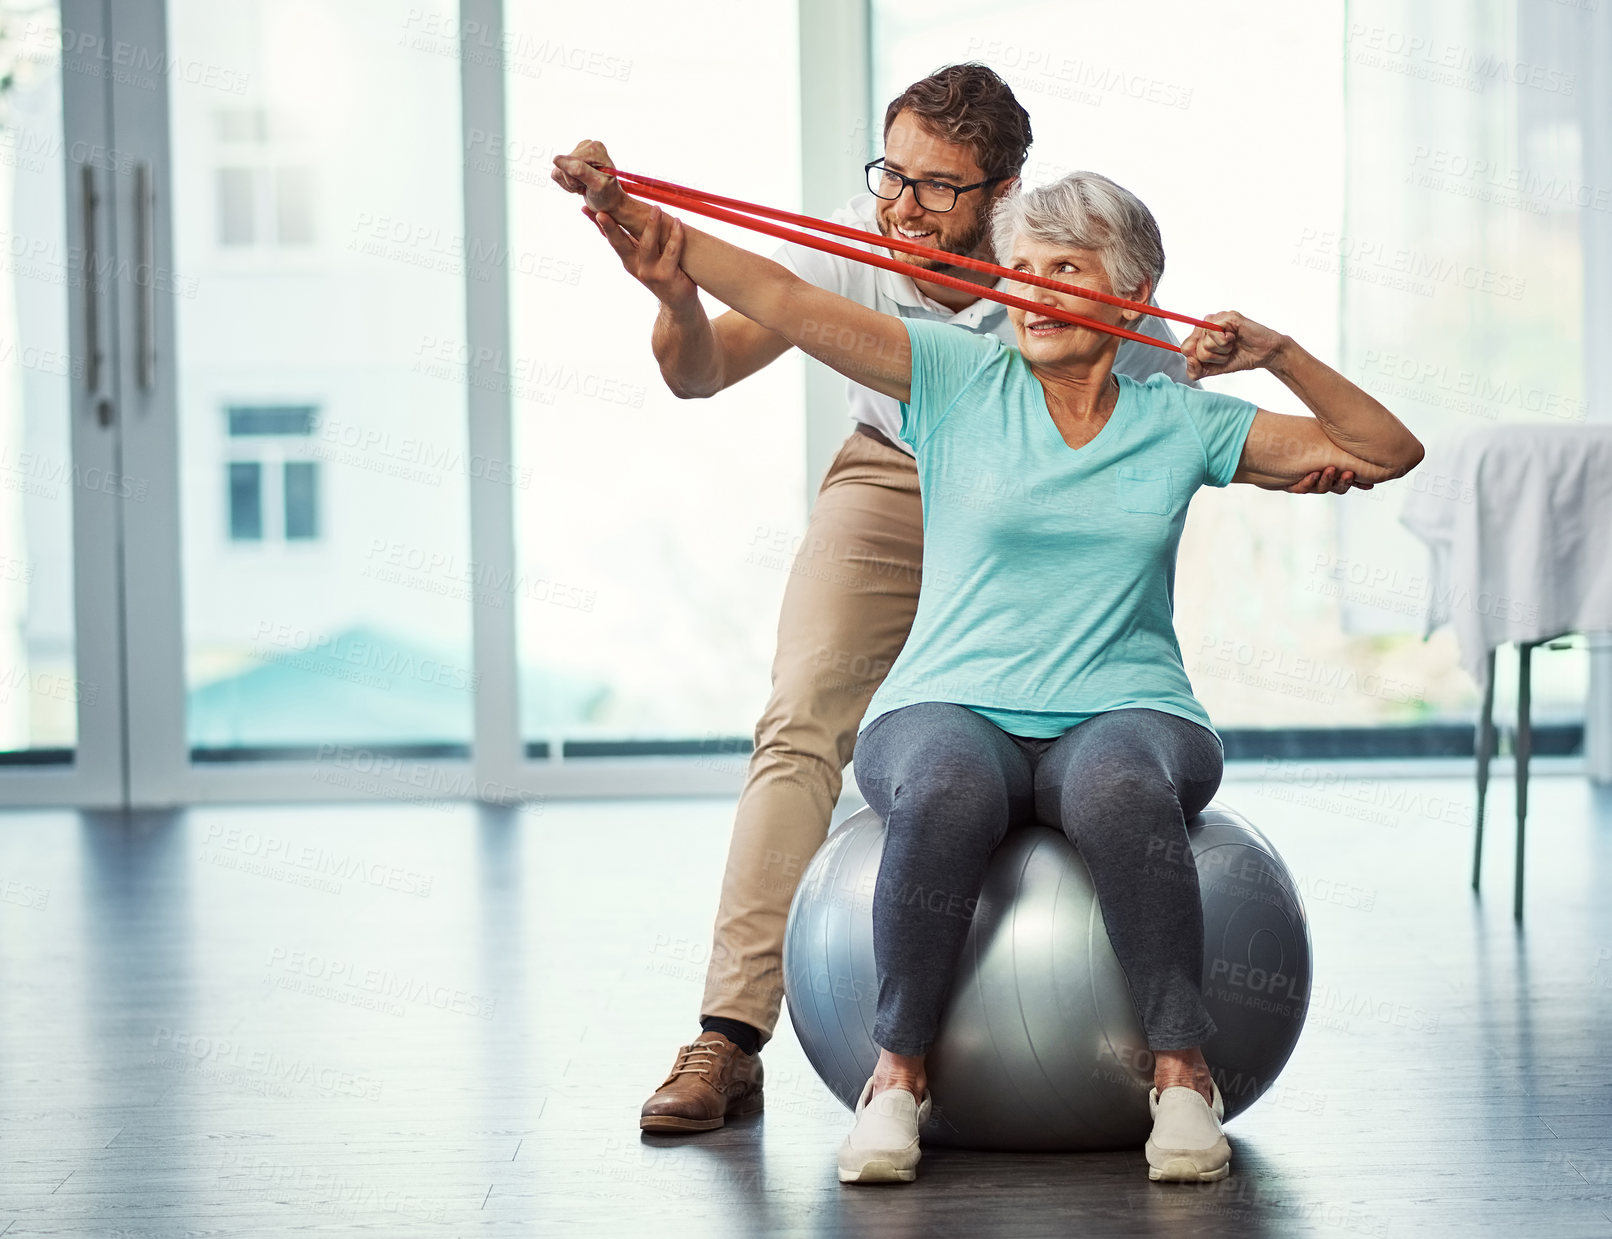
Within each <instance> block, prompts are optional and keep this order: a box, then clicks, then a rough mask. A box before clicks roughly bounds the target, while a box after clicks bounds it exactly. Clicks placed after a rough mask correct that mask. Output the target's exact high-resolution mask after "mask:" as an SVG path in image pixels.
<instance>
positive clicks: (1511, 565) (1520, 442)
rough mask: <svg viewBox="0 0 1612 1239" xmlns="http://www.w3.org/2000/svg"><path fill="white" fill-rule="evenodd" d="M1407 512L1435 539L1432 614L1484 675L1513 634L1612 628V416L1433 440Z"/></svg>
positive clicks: (1523, 637)
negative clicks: (1607, 420)
mask: <svg viewBox="0 0 1612 1239" xmlns="http://www.w3.org/2000/svg"><path fill="white" fill-rule="evenodd" d="M1406 480H1407V482H1409V483H1410V487H1409V491H1408V494H1407V495H1406V499H1405V506H1404V508H1403V509H1402V510H1401V511H1400V515H1399V519H1400V523H1401V524H1403V525H1404V526H1405V527H1406V528H1407V529H1409V530H1410V531H1411V532H1412V533H1413V534H1415V535H1416V536H1417V537H1419V538H1420V539H1422V541H1424V542H1426V543H1427V546H1428V551H1429V555H1430V558H1431V566H1430V570H1429V590H1428V604H1427V626H1426V629H1425V632H1424V638H1425V636H1426V635H1429V634H1431V633H1432V632H1433V631H1434V630H1435V629H1437V628H1438V627H1439V626H1440V625H1441V624H1445V623H1449V624H1451V625H1453V626H1454V629H1455V636H1456V641H1457V643H1458V645H1459V647H1460V651H1461V665H1462V666H1463V667H1465V668H1466V669H1467V671H1468V672H1470V673H1471V675H1472V678H1473V679H1474V680H1476V681H1477V684H1478V687H1479V688H1480V689H1482V688H1483V687H1484V681H1485V678H1486V671H1487V660H1488V654H1489V651H1490V650H1492V649H1494V648H1495V647H1496V646H1498V645H1503V644H1505V643H1506V642H1524V641H1543V640H1545V639H1547V638H1550V637H1554V636H1558V635H1560V634H1562V633H1566V632H1594V631H1605V630H1612V426H1603V425H1595V426H1533V425H1511V426H1495V427H1490V428H1484V429H1481V430H1477V431H1473V432H1470V433H1468V434H1465V435H1463V436H1461V437H1459V438H1457V439H1453V440H1443V441H1440V442H1438V443H1435V444H1433V445H1432V446H1430V447H1429V449H1428V453H1427V457H1426V459H1424V460H1423V461H1422V463H1421V464H1420V465H1418V466H1417V467H1416V469H1415V470H1414V471H1413V472H1412V473H1411V474H1410V475H1409V477H1408V478H1407V479H1406Z"/></svg>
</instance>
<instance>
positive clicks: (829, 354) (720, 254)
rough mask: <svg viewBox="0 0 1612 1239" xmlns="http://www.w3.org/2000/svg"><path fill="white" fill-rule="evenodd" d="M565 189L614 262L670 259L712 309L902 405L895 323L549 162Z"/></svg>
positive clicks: (903, 378) (601, 181)
mask: <svg viewBox="0 0 1612 1239" xmlns="http://www.w3.org/2000/svg"><path fill="white" fill-rule="evenodd" d="M554 166H555V167H556V168H558V169H559V170H560V171H561V172H562V173H564V175H565V179H564V180H562V184H564V186H565V188H567V189H570V190H571V191H572V192H573V193H582V194H585V195H586V197H587V202H588V208H589V210H590V212H591V213H592V214H593V217H594V221H595V223H597V224H598V225H599V231H600V232H602V233H604V236H605V239H606V240H607V241H609V242H610V244H611V246H612V247H613V248H614V249H615V250H616V252H617V253H618V254H621V255H622V256H623V257H626V256H627V254H628V253H630V252H631V250H632V249H634V248H636V247H638V246H642V245H648V246H652V247H654V248H655V249H657V250H659V251H662V252H664V253H665V254H666V255H667V256H668V257H675V258H676V259H677V261H678V262H679V263H680V265H681V266H682V268H683V270H684V271H685V272H686V273H687V274H688V277H689V278H690V279H691V280H693V281H694V282H695V283H696V284H698V285H699V286H700V287H701V288H703V289H705V291H706V292H708V293H710V294H711V295H712V296H713V297H715V298H716V299H717V300H718V301H721V302H722V303H723V304H725V305H727V306H729V307H731V308H732V309H734V310H737V311H738V312H739V313H740V314H743V315H744V316H745V317H746V318H748V319H750V320H751V321H752V322H756V323H760V324H761V325H762V326H763V327H767V328H770V329H771V330H773V331H776V332H777V333H778V334H779V335H781V336H783V337H784V338H785V339H786V340H788V341H789V342H790V343H791V344H793V345H795V347H797V348H799V349H800V350H801V351H802V352H803V353H810V354H811V355H812V356H813V357H815V358H817V359H818V360H819V361H821V362H822V363H824V364H825V365H827V366H830V367H832V368H833V369H835V370H838V371H839V372H840V373H841V374H843V375H844V376H845V377H846V378H848V379H854V380H855V381H856V382H858V383H861V384H863V385H864V386H865V387H871V388H872V389H873V390H874V391H877V392H882V393H883V394H884V395H886V396H893V397H895V398H896V399H897V400H900V401H903V402H905V401H906V400H907V399H908V398H909V397H910V396H911V394H912V350H911V347H910V345H909V344H908V342H907V329H906V327H905V326H903V325H902V322H901V320H900V319H899V318H896V317H895V316H894V315H890V314H880V313H878V312H877V311H876V310H870V309H868V307H866V306H864V305H858V304H857V303H856V302H854V301H849V300H847V299H846V298H844V297H841V296H839V295H838V294H837V293H831V292H829V291H828V290H827V289H823V288H818V287H817V286H816V285H815V284H808V283H807V282H806V281H805V280H803V279H801V278H800V277H799V276H797V275H796V274H795V273H794V272H793V271H791V270H789V268H787V267H785V266H783V265H782V264H781V263H776V262H773V261H772V259H770V258H764V257H762V256H761V255H760V254H753V253H751V252H750V251H749V250H745V249H740V248H739V247H738V246H737V245H729V244H728V243H727V242H726V241H722V240H718V239H717V238H716V237H713V236H711V235H710V234H709V233H704V232H701V231H700V230H699V229H697V228H690V227H687V226H685V225H684V224H683V222H682V221H681V220H679V219H675V218H672V217H670V216H667V215H665V214H664V213H663V212H662V211H661V210H660V209H659V208H658V207H655V206H652V205H651V204H649V203H647V202H641V201H639V200H638V199H636V198H633V197H630V196H629V195H628V194H626V193H625V192H623V191H622V188H621V185H620V183H619V182H618V181H617V180H616V178H615V177H613V176H607V175H605V174H604V173H603V172H600V171H599V170H598V169H597V168H595V167H593V166H592V165H591V164H588V163H586V162H584V161H583V160H581V159H575V158H573V157H571V156H569V155H559V156H556V157H555V160H554Z"/></svg>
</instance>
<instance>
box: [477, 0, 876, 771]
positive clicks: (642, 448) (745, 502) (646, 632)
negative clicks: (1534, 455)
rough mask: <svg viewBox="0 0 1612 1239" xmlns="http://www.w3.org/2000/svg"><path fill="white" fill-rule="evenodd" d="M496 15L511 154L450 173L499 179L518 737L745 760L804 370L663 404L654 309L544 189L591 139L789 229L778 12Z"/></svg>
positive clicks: (759, 689) (480, 155) (791, 507)
mask: <svg viewBox="0 0 1612 1239" xmlns="http://www.w3.org/2000/svg"><path fill="white" fill-rule="evenodd" d="M506 11H507V21H508V30H507V32H506V39H505V54H506V56H507V58H508V61H507V63H508V115H509V117H510V128H511V132H510V133H509V134H508V135H507V136H506V135H492V134H489V135H486V136H485V137H484V139H483V140H481V141H480V142H479V143H478V144H476V145H473V146H472V149H471V150H470V151H469V152H468V153H467V154H468V158H470V159H471V160H472V161H478V160H480V161H487V160H499V159H502V160H504V161H505V163H506V165H507V167H508V170H509V176H510V185H509V195H510V196H509V203H510V211H509V217H510V239H509V240H510V248H509V256H508V270H509V278H510V282H511V283H510V289H511V302H512V307H511V310H512V321H513V343H512V353H513V355H512V356H511V357H510V358H509V359H507V365H506V366H505V367H504V370H505V372H506V373H507V374H508V376H509V379H508V381H509V383H510V386H511V388H512V390H513V393H514V411H515V414H514V415H515V461H514V465H513V468H511V469H510V470H509V477H510V481H511V485H513V486H515V487H516V488H517V493H516V513H517V521H518V525H517V563H516V572H515V576H514V581H513V583H512V584H511V585H510V587H509V588H508V590H507V594H508V599H509V605H511V606H513V607H515V608H516V615H517V617H518V621H519V657H520V667H521V726H522V730H523V735H524V738H525V739H526V740H527V741H528V743H529V744H531V745H539V744H542V743H545V742H549V743H553V742H555V741H565V740H570V741H572V742H591V745H592V747H591V751H593V752H600V751H606V752H608V751H611V748H612V746H613V745H615V744H616V743H617V742H628V743H629V746H633V747H638V748H640V749H642V748H644V747H645V746H646V745H648V746H650V748H651V749H653V747H654V746H655V745H656V744H663V743H664V742H666V741H672V742H677V741H683V740H688V739H694V740H703V739H705V738H707V737H711V736H746V735H749V734H750V732H751V730H752V729H753V728H754V726H755V720H756V718H757V716H758V715H759V713H760V710H761V707H762V705H763V703H764V702H765V699H766V694H767V688H768V668H769V666H770V664H771V658H772V650H773V643H774V637H775V634H776V628H777V617H778V604H779V600H780V598H781V596H782V592H783V585H784V573H785V572H786V571H787V564H783V565H782V566H779V565H778V564H777V563H776V562H775V561H773V560H771V559H769V558H768V557H767V556H765V555H758V554H757V553H756V552H757V548H758V547H766V546H770V545H772V544H773V543H774V542H780V541H787V540H788V539H789V538H792V537H795V536H798V534H799V532H800V530H801V528H802V525H803V522H804V516H805V494H804V491H805V485H804V443H805V425H804V409H803V396H802V386H803V384H802V370H801V365H802V362H801V360H800V357H799V355H798V354H794V353H791V354H789V355H786V356H785V357H784V358H782V359H780V360H779V361H777V362H775V363H773V364H772V365H771V366H769V367H768V368H767V369H766V370H764V371H762V372H761V373H759V374H757V375H755V376H753V377H751V378H748V379H746V380H745V381H744V382H743V383H741V384H739V385H738V386H736V387H734V388H733V389H731V390H729V391H728V392H725V393H723V394H722V395H720V396H718V397H716V398H714V399H711V400H703V401H679V400H677V399H676V398H675V397H673V396H672V395H671V394H670V393H669V392H668V391H667V389H666V387H665V385H664V384H663V383H662V381H661V378H660V374H659V371H658V370H657V368H656V365H655V361H654V358H653V357H652V356H651V353H650V347H649V340H650V326H651V323H652V322H653V320H654V318H655V313H656V305H657V303H656V302H655V300H654V299H653V297H652V296H651V295H650V294H649V293H648V292H647V291H646V290H645V289H644V288H643V287H642V286H641V285H639V284H638V283H636V282H635V281H634V280H633V279H631V278H630V277H629V276H628V275H627V274H626V273H625V272H624V271H623V270H622V267H621V264H620V262H619V261H618V260H617V258H616V256H615V255H614V253H612V251H611V250H610V249H609V247H608V246H607V245H606V244H605V242H604V240H603V239H602V238H601V237H600V236H599V234H598V233H597V232H596V231H594V230H593V229H592V228H591V227H590V226H589V225H588V223H587V221H586V220H585V219H584V218H583V217H582V215H581V214H580V213H579V211H578V202H577V200H576V199H574V198H573V197H572V196H570V195H569V194H565V193H562V192H560V191H559V190H558V189H557V188H555V187H554V186H552V185H551V184H550V182H549V170H550V160H551V158H552V156H553V155H554V154H555V153H556V152H560V153H563V152H565V151H569V150H570V149H571V147H572V146H573V145H574V144H575V143H576V142H578V141H580V140H581V139H583V138H598V139H601V140H603V141H604V142H605V144H606V145H607V147H608V148H609V150H610V152H611V154H612V156H613V157H614V158H616V159H617V160H619V161H620V162H621V165H622V166H623V167H625V168H628V169H631V170H633V171H639V172H644V173H646V174H649V175H656V176H661V177H665V178H667V179H670V180H674V181H678V182H681V183H683V184H690V185H696V186H700V187H702V188H709V189H711V190H714V191H716V192H719V193H725V194H729V195H733V196H737V197H743V198H747V199H750V200H752V201H761V202H765V203H772V204H776V205H779V206H785V207H795V208H796V209H798V203H799V201H800V184H799V180H800V176H799V168H800V140H799V136H798V135H799V131H800V116H799V112H800V108H799V104H798V97H799V83H798V81H797V72H796V64H797V61H798V57H797V53H796V46H797V34H796V22H797V15H796V12H795V6H794V5H792V4H785V5H758V4H753V3H746V2H744V0H700V2H699V3H695V4H691V5H683V6H681V7H680V8H678V10H677V12H676V17H675V20H668V16H667V15H668V10H667V9H666V7H665V5H664V4H658V3H650V2H648V0H629V2H628V3H626V4H625V5H624V6H623V5H615V6H612V7H610V8H608V9H600V8H598V7H596V6H595V7H590V6H587V5H541V6H536V7H534V6H530V5H525V4H520V5H509V6H508V8H507V10H506ZM761 49H764V50H761ZM848 158H852V159H856V162H857V164H858V165H859V164H860V162H861V160H860V159H859V158H857V152H855V151H853V152H852V153H851V154H850V155H849V156H848ZM698 226H700V227H706V224H704V223H703V222H702V223H699V224H698ZM717 230H718V231H720V232H722V235H724V236H727V237H729V238H730V239H732V240H734V241H735V242H736V243H738V244H741V245H747V246H750V247H752V248H757V249H761V250H763V251H764V252H767V253H771V252H772V251H773V249H774V248H775V247H774V246H773V245H772V244H770V243H769V242H768V241H767V240H766V239H765V238H760V237H757V236H755V235H754V234H750V233H745V232H741V231H739V230H735V229H721V228H718V229H717ZM708 309H709V311H710V312H711V313H712V314H713V315H715V314H719V313H721V312H722V309H723V307H721V306H719V305H716V304H715V303H708ZM572 751H573V752H575V751H577V749H576V748H575V747H573V749H572Z"/></svg>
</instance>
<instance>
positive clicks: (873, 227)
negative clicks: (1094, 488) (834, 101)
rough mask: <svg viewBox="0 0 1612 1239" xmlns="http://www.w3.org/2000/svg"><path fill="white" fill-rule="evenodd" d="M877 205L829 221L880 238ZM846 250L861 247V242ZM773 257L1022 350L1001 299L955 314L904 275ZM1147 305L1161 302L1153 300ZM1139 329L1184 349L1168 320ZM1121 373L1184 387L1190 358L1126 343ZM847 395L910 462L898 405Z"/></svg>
mask: <svg viewBox="0 0 1612 1239" xmlns="http://www.w3.org/2000/svg"><path fill="white" fill-rule="evenodd" d="M878 201H879V200H878V199H877V198H875V197H874V196H873V195H872V194H869V193H863V194H857V195H856V197H854V198H852V199H851V200H850V202H848V203H847V204H846V205H845V206H843V207H841V208H840V209H839V210H838V211H835V212H834V214H833V215H831V216H830V217H829V218H830V219H831V220H833V221H834V222H835V223H837V224H848V225H849V226H851V227H853V228H860V229H862V230H863V231H864V232H870V233H872V234H873V235H874V236H875V237H879V235H880V234H879V224H878V219H877V216H876V215H875V214H874V209H875V207H876V205H877V203H878ZM836 239H838V238H836ZM881 239H882V238H881ZM846 244H850V245H855V244H857V242H854V241H852V242H846ZM862 248H864V249H866V250H868V251H869V252H871V253H877V254H885V255H888V254H889V252H890V251H889V250H887V249H884V248H883V247H881V246H880V245H878V244H877V243H874V244H872V245H866V246H863V247H862ZM773 257H774V258H775V259H776V260H777V261H779V262H781V263H783V264H784V265H785V266H787V267H789V268H790V269H791V270H793V271H794V272H795V274H796V275H798V276H800V278H801V279H803V280H806V281H808V282H809V283H812V284H815V285H817V286H818V287H819V288H826V289H828V290H829V291H830V292H835V293H838V294H839V295H840V296H842V297H847V298H849V299H850V300H852V301H855V302H857V303H858V304H859V305H865V306H867V307H868V308H869V309H873V310H877V311H878V312H879V313H881V314H893V315H895V316H896V317H898V318H921V319H927V320H929V321H931V322H938V323H952V324H954V325H955V326H958V327H966V328H968V330H970V331H976V332H979V333H980V334H981V335H995V336H999V337H1000V338H1001V339H1002V340H1003V341H1004V342H1006V343H1007V344H1009V345H1011V346H1013V347H1014V348H1017V347H1018V343H1019V341H1018V337H1017V336H1016V335H1015V334H1014V332H1013V324H1012V323H1011V322H1009V321H1008V308H1007V306H1005V305H1003V304H1002V303H1001V302H999V301H989V300H987V299H985V298H984V297H981V298H980V299H979V300H978V301H976V302H974V303H973V304H972V305H970V306H967V307H965V308H963V309H961V310H957V311H955V312H954V311H952V310H949V309H947V308H946V307H945V306H943V305H941V304H940V303H939V302H937V301H932V300H930V299H929V298H928V297H926V296H924V294H923V293H921V292H920V291H919V290H918V286H917V285H916V284H914V283H913V281H912V279H911V277H910V276H905V275H897V274H896V273H895V272H894V271H886V270H884V269H883V268H880V267H870V266H868V265H867V264H865V263H860V262H853V261H852V260H851V259H849V258H841V257H840V256H839V255H837V254H825V253H823V252H822V251H821V250H814V249H810V248H808V247H807V246H804V245H795V244H794V243H792V242H790V243H785V244H784V245H783V246H782V247H781V248H780V249H779V250H778V252H777V253H775V254H774V255H773ZM1006 284H1007V281H1006V280H1003V281H1000V282H999V283H998V284H997V287H998V288H1003V287H1005V286H1006ZM1148 304H1150V305H1152V304H1156V303H1154V302H1152V301H1149V303H1148ZM1134 330H1136V331H1139V332H1141V333H1142V334H1143V335H1148V336H1153V337H1154V338H1156V339H1159V340H1168V341H1170V342H1171V343H1172V344H1179V343H1180V340H1179V338H1178V337H1177V336H1176V335H1175V333H1174V332H1172V331H1171V330H1170V325H1169V322H1168V321H1167V320H1165V319H1162V318H1143V319H1141V320H1139V322H1138V323H1137V324H1136V325H1135V327H1134ZM1114 372H1115V373H1116V374H1124V375H1128V376H1129V377H1131V378H1133V379H1135V380H1136V381H1137V382H1138V383H1145V382H1147V379H1148V376H1149V375H1152V374H1165V375H1168V376H1169V377H1170V378H1172V379H1174V380H1175V381H1176V382H1177V383H1185V382H1187V367H1186V359H1185V358H1184V357H1182V356H1181V354H1180V353H1177V352H1168V351H1166V350H1165V349H1161V348H1154V347H1153V346H1152V345H1151V344H1140V343H1138V342H1137V341H1135V340H1121V341H1120V345H1119V353H1118V355H1117V356H1116V357H1115V358H1114ZM1193 386H1194V387H1196V386H1197V384H1196V383H1194V384H1193ZM846 391H847V393H848V394H849V398H850V406H851V408H850V413H851V417H852V419H853V420H855V421H859V422H866V423H867V424H868V425H869V426H872V427H874V428H875V429H877V430H880V431H882V432H883V433H884V437H885V438H887V439H889V440H890V442H891V443H893V444H895V445H896V446H897V447H898V448H900V449H901V450H902V451H904V452H906V453H907V454H908V455H909V456H910V455H912V448H910V447H909V446H908V445H907V444H906V443H904V442H902V439H901V404H900V402H899V401H897V400H895V399H894V398H893V397H891V396H885V395H882V394H880V393H879V392H876V391H873V390H872V389H871V388H867V387H863V386H862V384H860V383H857V382H853V381H851V380H847V381H846Z"/></svg>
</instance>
